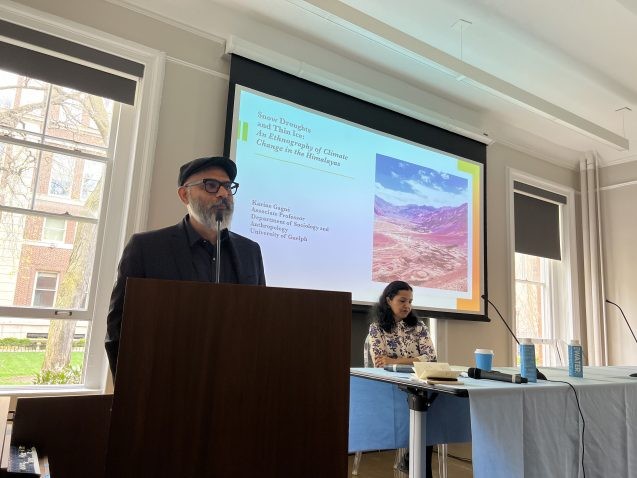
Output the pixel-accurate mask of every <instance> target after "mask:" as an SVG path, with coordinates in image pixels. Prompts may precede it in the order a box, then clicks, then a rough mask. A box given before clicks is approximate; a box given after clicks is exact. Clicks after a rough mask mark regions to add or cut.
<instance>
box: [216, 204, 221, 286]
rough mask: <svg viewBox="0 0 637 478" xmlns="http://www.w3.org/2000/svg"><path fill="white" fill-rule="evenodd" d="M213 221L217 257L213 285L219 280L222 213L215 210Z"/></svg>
mask: <svg viewBox="0 0 637 478" xmlns="http://www.w3.org/2000/svg"><path fill="white" fill-rule="evenodd" d="M215 221H216V222H217V257H216V260H215V269H216V270H215V284H218V283H219V280H220V278H221V221H223V212H222V211H221V210H220V209H217V212H216V213H215Z"/></svg>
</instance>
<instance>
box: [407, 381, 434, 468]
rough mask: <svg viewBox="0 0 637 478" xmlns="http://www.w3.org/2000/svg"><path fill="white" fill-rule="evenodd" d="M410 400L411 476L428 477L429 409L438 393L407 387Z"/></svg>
mask: <svg viewBox="0 0 637 478" xmlns="http://www.w3.org/2000/svg"><path fill="white" fill-rule="evenodd" d="M407 392H408V394H409V395H408V396H407V400H408V402H409V478H426V475H427V452H426V450H425V447H426V445H427V410H428V409H429V407H430V406H431V403H432V402H433V401H434V400H435V399H436V397H437V395H438V394H437V393H433V394H431V396H429V395H428V394H427V392H424V393H423V392H422V391H415V390H413V389H407Z"/></svg>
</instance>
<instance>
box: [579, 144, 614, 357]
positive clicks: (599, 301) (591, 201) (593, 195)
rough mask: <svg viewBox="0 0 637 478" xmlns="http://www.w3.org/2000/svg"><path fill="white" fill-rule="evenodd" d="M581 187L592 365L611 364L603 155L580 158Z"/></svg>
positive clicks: (588, 336) (588, 328) (587, 336)
mask: <svg viewBox="0 0 637 478" xmlns="http://www.w3.org/2000/svg"><path fill="white" fill-rule="evenodd" d="M580 187H581V194H582V239H583V254H584V295H585V297H586V340H587V352H588V353H587V355H588V365H607V363H608V362H607V359H608V356H607V351H606V312H605V310H606V308H605V306H604V267H603V266H604V262H603V255H602V235H601V230H602V229H601V226H602V225H601V218H600V194H599V156H598V155H597V153H595V152H590V153H586V154H585V156H584V158H583V159H581V160H580Z"/></svg>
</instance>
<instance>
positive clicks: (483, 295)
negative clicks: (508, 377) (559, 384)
mask: <svg viewBox="0 0 637 478" xmlns="http://www.w3.org/2000/svg"><path fill="white" fill-rule="evenodd" d="M480 297H482V298H483V299H484V300H486V301H487V302H488V303H489V304H490V305H491V307H493V309H494V310H495V311H496V312H497V313H498V315H499V316H500V319H502V322H503V323H504V325H505V326H506V328H507V330H508V331H509V333H510V334H511V337H513V340H515V341H516V342H517V344H518V345H520V341H519V340H518V338H517V337H516V336H515V334H514V333H513V331H512V330H511V327H509V324H507V321H506V320H504V317H502V314H501V313H500V311H499V310H498V308H497V307H496V306H495V304H494V303H493V302H491V301H490V300H489V298H488V297H487V296H486V295H485V294H482V295H481V296H480ZM487 317H489V316H488V315H487ZM535 370H536V373H537V378H538V379H539V380H546V375H544V374H543V373H542V372H540V371H539V369H537V368H536V369H535Z"/></svg>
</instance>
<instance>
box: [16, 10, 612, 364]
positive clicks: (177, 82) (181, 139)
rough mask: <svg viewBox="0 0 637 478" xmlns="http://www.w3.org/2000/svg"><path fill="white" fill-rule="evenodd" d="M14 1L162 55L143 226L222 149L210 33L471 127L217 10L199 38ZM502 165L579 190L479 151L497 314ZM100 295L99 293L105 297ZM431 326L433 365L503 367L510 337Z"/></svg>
mask: <svg viewBox="0 0 637 478" xmlns="http://www.w3.org/2000/svg"><path fill="white" fill-rule="evenodd" d="M19 3H22V4H25V5H28V6H31V7H34V8H37V9H41V10H44V11H47V12H49V13H52V14H55V15H58V16H60V17H64V18H67V19H70V20H72V21H75V22H78V23H82V24H85V25H88V26H91V27H93V28H97V29H99V30H102V31H105V32H108V33H110V34H113V35H116V36H119V37H122V38H126V39H129V40H132V41H136V42H138V43H141V44H144V45H147V46H150V47H152V48H155V49H158V50H161V51H165V52H166V54H167V56H168V61H167V65H166V73H165V80H164V90H163V98H162V106H161V112H160V118H159V132H158V144H157V149H156V158H155V167H154V171H153V178H152V185H151V200H150V208H149V211H148V213H149V214H148V228H150V229H152V228H157V227H162V226H166V225H170V224H173V223H175V222H176V221H178V220H179V218H180V217H181V216H182V215H183V208H182V206H181V204H180V203H179V201H178V199H177V196H176V192H175V190H176V175H177V170H178V167H179V165H181V164H182V163H184V162H186V161H188V160H190V159H193V158H195V157H199V156H202V155H211V154H217V153H220V152H221V151H222V148H223V134H224V124H225V108H226V94H227V88H228V82H227V76H226V75H227V73H228V69H229V65H228V62H227V59H226V58H225V57H224V56H223V44H222V42H220V41H219V40H218V39H216V38H215V36H217V35H218V36H225V35H227V34H228V33H234V34H239V35H242V36H243V37H245V38H246V39H248V40H251V41H253V42H254V41H256V42H259V43H260V44H262V45H263V46H266V47H269V48H271V49H279V50H282V51H285V53H286V54H287V55H290V56H293V57H296V58H300V59H303V60H304V61H306V62H308V63H311V64H313V65H315V66H319V67H321V68H322V69H324V70H328V71H330V70H331V71H332V72H333V73H334V74H337V75H340V76H343V75H345V76H346V77H347V78H348V79H349V80H350V81H352V82H355V83H359V84H362V85H365V86H368V87H369V88H370V89H375V90H378V91H380V92H382V93H383V95H382V96H383V100H382V101H381V104H383V103H384V104H387V103H388V102H391V98H396V100H397V103H400V102H402V104H411V105H412V107H413V109H414V111H416V112H423V111H425V110H427V109H431V108H434V109H435V110H436V111H437V112H438V113H444V114H446V115H447V116H448V117H452V118H457V119H458V120H459V122H460V123H462V122H467V123H469V122H475V121H477V120H478V114H477V113H476V112H472V111H470V110H467V109H466V108H463V107H459V106H457V105H455V106H454V104H453V103H450V102H449V101H447V100H445V99H442V98H437V97H435V96H433V95H431V94H430V93H427V92H422V91H419V90H416V89H415V88H414V87H413V86H410V85H407V84H406V83H402V82H401V81H399V80H397V79H393V78H391V77H389V76H387V75H384V74H380V73H377V72H375V71H374V70H371V69H370V68H369V67H366V66H365V65H361V64H357V63H354V62H352V61H350V60H348V59H347V58H344V57H342V56H339V55H338V54H336V53H334V52H331V51H329V50H326V49H324V48H321V47H319V46H317V45H313V44H311V43H309V42H308V41H306V40H302V39H295V38H291V37H290V36H289V35H287V34H283V33H281V32H277V30H275V29H273V28H272V27H269V26H265V25H255V24H254V21H253V20H250V19H249V18H241V17H239V18H236V16H235V18H230V17H229V15H231V14H230V13H229V12H228V11H227V10H226V11H223V12H220V17H219V18H217V19H211V20H210V24H211V27H210V30H209V34H210V35H208V36H207V37H206V36H205V35H204V36H201V35H196V34H193V33H192V32H189V31H186V30H183V29H180V28H177V27H175V26H171V25H168V24H166V23H162V22H159V21H157V20H154V19H151V18H149V17H145V16H143V15H140V14H138V13H134V12H132V11H130V10H127V9H125V8H122V7H120V6H117V5H114V4H111V3H107V2H104V1H100V0H64V1H63V2H51V1H47V0H21V1H19ZM215 22H217V23H215ZM507 167H512V168H514V169H517V170H519V171H525V172H528V173H530V174H533V175H536V176H539V177H541V178H545V179H549V180H551V181H553V182H557V183H560V184H564V185H567V186H569V187H573V188H575V189H579V182H578V176H577V174H576V172H575V171H573V170H569V169H565V168H561V167H559V166H555V165H553V164H551V163H547V162H545V161H543V160H541V159H538V158H534V157H532V156H529V155H527V154H523V153H520V152H518V151H515V150H513V149H510V148H508V147H506V146H503V145H498V144H495V145H492V146H490V147H489V148H488V162H487V191H488V193H487V195H488V196H487V218H488V231H487V234H488V278H489V293H490V297H491V298H492V300H493V301H494V302H495V303H497V304H498V305H500V306H501V308H502V310H503V313H505V311H508V310H509V309H510V304H511V298H510V296H509V295H510V292H509V291H510V278H509V271H508V262H507V257H508V255H509V252H508V251H507V247H509V245H508V243H507V238H508V230H507V221H506V211H505V204H506V194H507V190H506V179H505V178H506V168H507ZM613 194H614V193H613ZM266 273H267V271H266ZM100 293H102V294H109V293H110V290H108V291H106V290H102V291H100ZM617 299H618V300H620V299H621V297H618V298H617ZM507 318H509V317H507ZM509 319H510V318H509ZM439 324H440V327H439V331H440V340H439V348H440V350H439V355H440V356H441V357H442V358H443V359H446V360H448V361H450V362H452V363H455V364H469V363H472V362H473V350H474V349H475V348H476V347H478V346H480V347H489V348H493V349H494V350H495V353H496V356H495V363H496V365H505V364H506V365H508V364H510V363H511V360H512V357H511V350H512V348H511V339H510V338H509V336H508V333H507V331H506V329H505V328H504V326H503V325H502V324H501V323H499V322H493V323H490V324H489V323H474V322H460V321H440V322H439Z"/></svg>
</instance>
